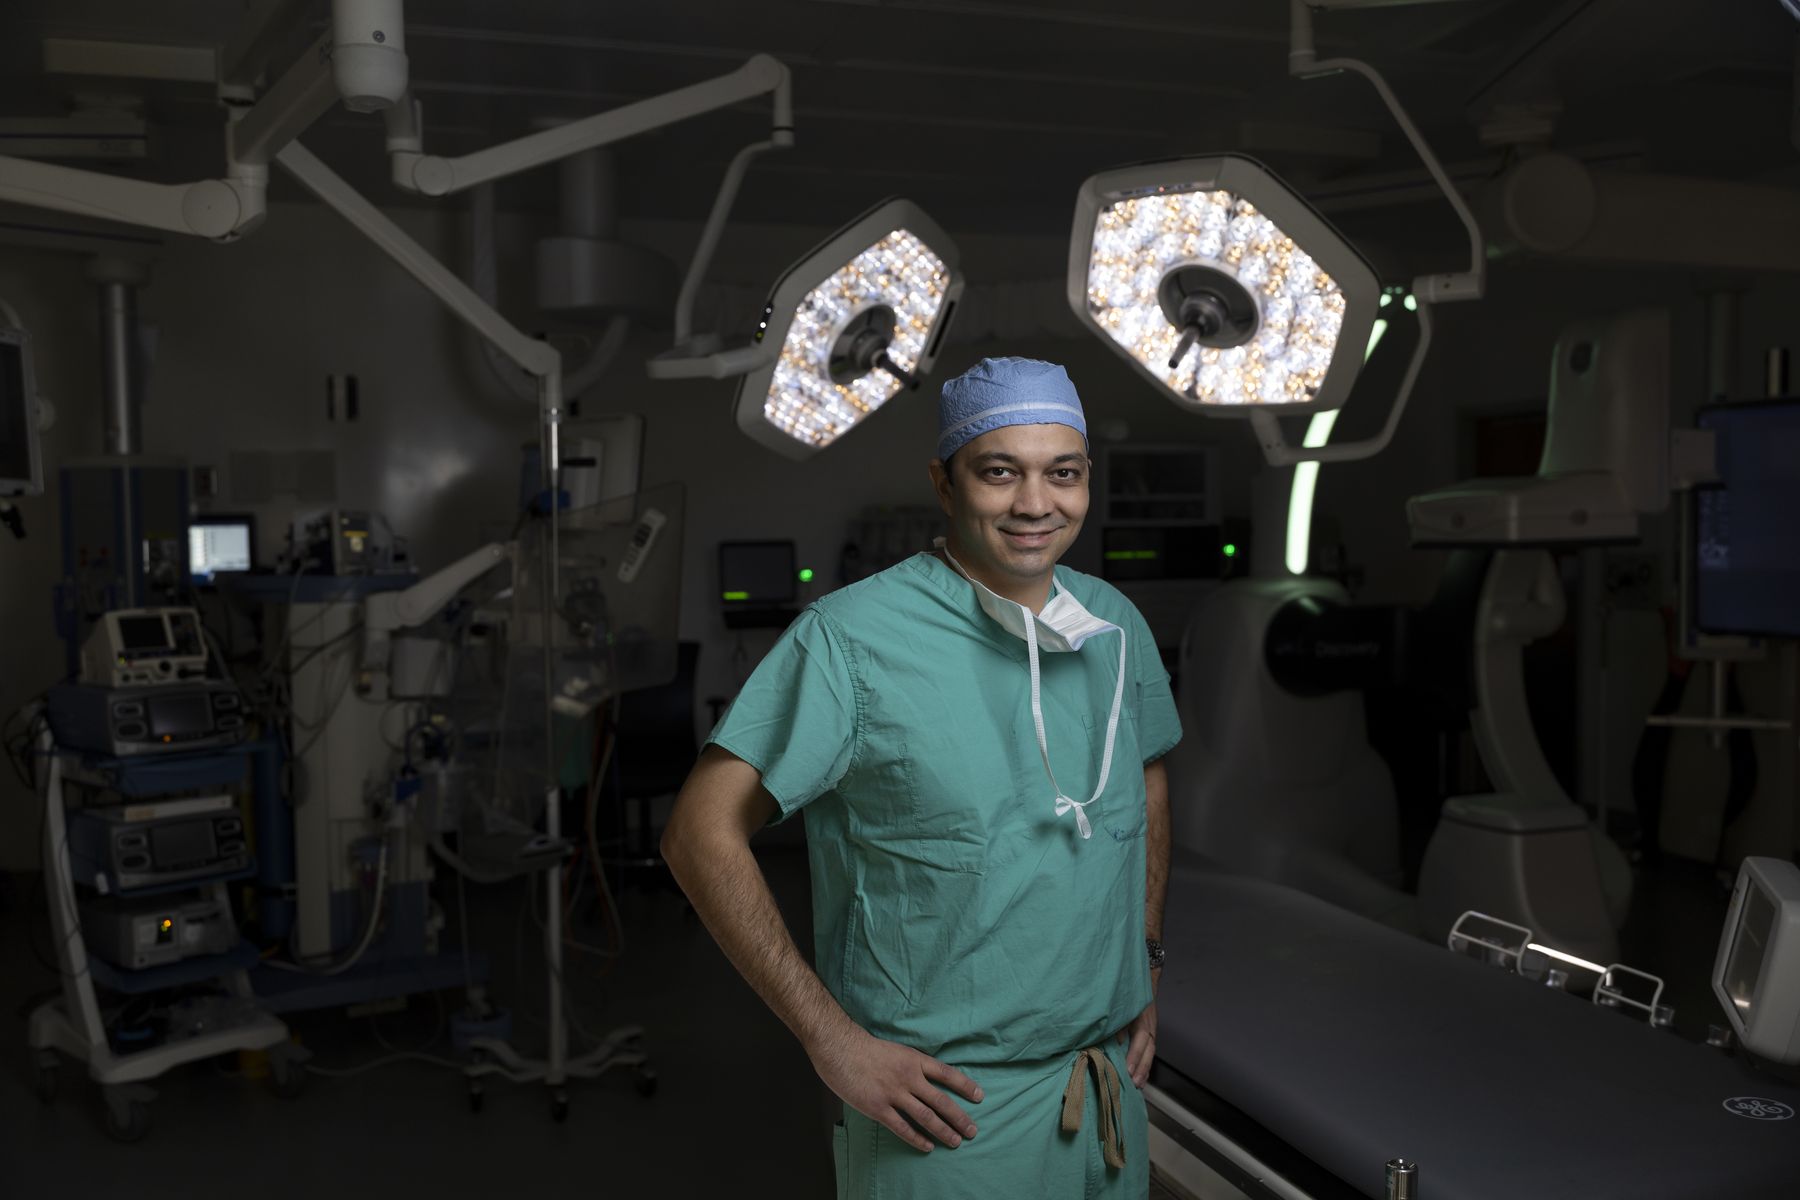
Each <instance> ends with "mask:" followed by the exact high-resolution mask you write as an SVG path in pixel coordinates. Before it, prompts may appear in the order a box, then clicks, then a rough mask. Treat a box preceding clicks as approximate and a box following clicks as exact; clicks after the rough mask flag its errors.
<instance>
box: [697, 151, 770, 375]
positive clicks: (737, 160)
mask: <svg viewBox="0 0 1800 1200" xmlns="http://www.w3.org/2000/svg"><path fill="white" fill-rule="evenodd" d="M793 144H794V134H793V130H792V129H789V130H788V135H787V140H786V141H785V142H779V141H776V140H775V139H774V138H770V139H769V140H768V141H766V142H752V143H751V144H750V145H748V146H745V147H744V148H743V149H742V150H739V151H738V152H737V154H736V156H734V157H733V158H732V160H731V165H730V166H729V167H727V168H726V169H725V179H724V181H723V182H722V183H720V184H719V194H718V195H717V196H715V197H713V206H712V212H711V213H709V214H708V215H707V218H706V226H705V228H703V229H702V230H701V231H700V241H699V242H698V243H696V244H695V246H694V257H693V260H692V261H691V262H689V263H688V270H687V275H686V277H685V278H683V279H682V281H681V292H680V294H679V295H677V296H676V297H675V345H676V346H678V347H685V346H687V345H688V344H689V343H691V342H692V341H693V340H694V336H693V335H694V300H695V298H696V297H697V296H698V295H699V294H700V283H701V281H702V280H704V279H705V278H706V271H707V268H708V267H710V266H711V265H712V257H713V252H714V251H716V250H717V249H718V248H719V238H720V237H721V236H723V235H724V232H725V222H726V220H727V219H728V218H729V217H730V216H731V206H732V204H733V203H734V202H735V201H736V200H737V194H738V188H739V187H740V186H742V184H743V182H744V173H745V172H746V171H748V170H749V168H750V160H751V159H753V158H755V157H756V156H757V155H759V154H763V153H766V152H768V151H770V150H773V149H775V148H776V147H778V146H792V145H793ZM717 348H718V346H717V344H716V339H715V341H714V344H709V345H707V346H705V347H696V349H698V350H699V351H700V352H701V353H705V352H708V351H711V350H716V349H717Z"/></svg>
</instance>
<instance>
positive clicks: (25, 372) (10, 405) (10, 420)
mask: <svg viewBox="0 0 1800 1200" xmlns="http://www.w3.org/2000/svg"><path fill="white" fill-rule="evenodd" d="M29 365H30V364H29V363H28V361H27V359H26V353H25V344H24V342H23V340H22V339H21V338H20V337H19V335H18V334H16V333H13V332H12V331H9V330H3V329H0V496H5V495H11V494H15V493H18V492H35V491H37V488H38V484H39V482H40V481H39V479H38V478H37V453H36V439H37V428H36V425H35V418H34V414H33V412H32V406H31V389H32V385H31V375H30V370H29Z"/></svg>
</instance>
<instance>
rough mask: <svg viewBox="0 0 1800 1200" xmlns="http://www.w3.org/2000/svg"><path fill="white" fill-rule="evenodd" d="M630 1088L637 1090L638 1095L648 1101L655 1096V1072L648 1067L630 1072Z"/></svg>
mask: <svg viewBox="0 0 1800 1200" xmlns="http://www.w3.org/2000/svg"><path fill="white" fill-rule="evenodd" d="M632 1086H634V1087H636V1088H637V1094H638V1095H640V1096H642V1097H643V1098H644V1099H646V1100H648V1099H650V1097H652V1096H654V1095H656V1072H655V1071H652V1070H651V1069H650V1068H649V1067H639V1068H638V1069H637V1070H636V1071H634V1072H632Z"/></svg>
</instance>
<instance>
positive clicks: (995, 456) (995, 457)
mask: <svg viewBox="0 0 1800 1200" xmlns="http://www.w3.org/2000/svg"><path fill="white" fill-rule="evenodd" d="M1090 462H1091V460H1090V459H1089V458H1088V456H1087V455H1085V454H1083V453H1081V452H1080V451H1078V450H1071V451H1069V452H1068V453H1067V454H1059V455H1057V456H1056V457H1055V458H1053V459H1051V460H1050V464H1049V465H1050V466H1052V467H1055V466H1058V465H1060V464H1063V463H1080V464H1081V465H1082V466H1084V467H1085V466H1088V465H1090ZM996 463H999V464H1005V465H1006V466H1009V467H1016V466H1019V465H1020V463H1019V460H1018V458H1017V457H1016V456H1014V455H1011V454H1008V453H1006V451H1004V450H986V451H983V452H982V453H980V454H977V455H976V456H975V458H974V460H973V461H972V462H970V463H969V466H970V467H971V468H974V467H980V466H989V465H992V464H996Z"/></svg>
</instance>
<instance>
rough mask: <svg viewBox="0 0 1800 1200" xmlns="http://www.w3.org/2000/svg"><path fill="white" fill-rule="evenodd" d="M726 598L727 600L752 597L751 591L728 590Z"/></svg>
mask: <svg viewBox="0 0 1800 1200" xmlns="http://www.w3.org/2000/svg"><path fill="white" fill-rule="evenodd" d="M725 598H726V599H727V600H748V599H749V598H750V593H749V592H726V593H725Z"/></svg>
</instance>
